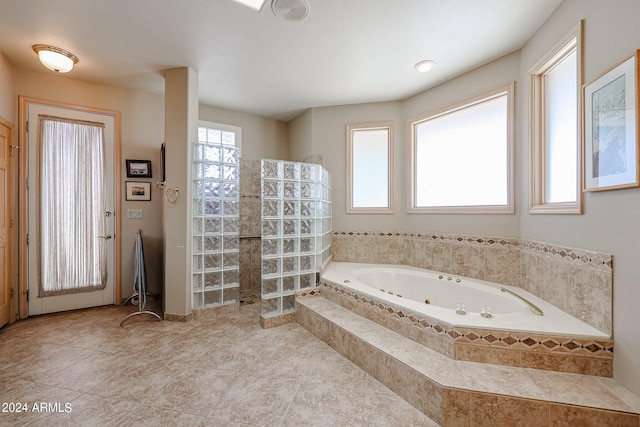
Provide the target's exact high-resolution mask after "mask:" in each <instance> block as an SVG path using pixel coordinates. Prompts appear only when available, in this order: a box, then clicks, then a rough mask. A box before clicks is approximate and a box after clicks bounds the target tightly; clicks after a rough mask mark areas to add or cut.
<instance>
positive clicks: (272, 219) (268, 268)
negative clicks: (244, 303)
mask: <svg viewBox="0 0 640 427" xmlns="http://www.w3.org/2000/svg"><path fill="white" fill-rule="evenodd" d="M261 190H262V316H263V317H271V316H277V315H280V314H286V313H290V312H293V311H295V292H296V291H297V290H299V289H304V288H310V287H314V286H316V284H317V281H318V280H317V279H318V275H319V272H320V268H321V267H322V264H323V262H324V261H325V260H327V259H328V258H329V256H330V254H331V175H330V174H329V172H327V171H326V169H324V168H323V167H322V166H320V165H315V164H307V163H297V162H287V161H281V160H262V163H261Z"/></svg>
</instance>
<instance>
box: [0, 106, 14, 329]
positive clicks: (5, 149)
mask: <svg viewBox="0 0 640 427" xmlns="http://www.w3.org/2000/svg"><path fill="white" fill-rule="evenodd" d="M12 144H13V140H12V129H11V127H10V125H9V122H6V121H5V120H4V119H2V118H0V200H1V201H2V205H0V327H2V325H4V324H5V323H8V322H9V320H11V319H10V313H11V311H12V310H11V304H12V303H13V298H12V293H13V292H12V288H13V285H12V283H13V281H14V275H13V273H14V272H13V269H12V266H11V258H12V251H13V245H12V244H11V241H12V239H11V237H12V233H13V230H12V228H13V219H12V218H11V213H12V211H13V167H12V159H11V152H12V151H13V149H12V147H11V146H12Z"/></svg>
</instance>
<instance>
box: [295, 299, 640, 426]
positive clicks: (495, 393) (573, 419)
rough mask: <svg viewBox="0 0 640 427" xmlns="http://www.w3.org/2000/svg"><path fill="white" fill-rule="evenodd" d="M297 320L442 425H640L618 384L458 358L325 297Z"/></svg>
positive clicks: (304, 305)
mask: <svg viewBox="0 0 640 427" xmlns="http://www.w3.org/2000/svg"><path fill="white" fill-rule="evenodd" d="M296 309H297V311H296V321H297V322H298V323H299V324H300V325H302V326H303V327H305V328H306V329H307V330H309V331H310V332H311V333H313V334H314V335H315V336H317V337H318V338H319V339H321V340H323V341H324V342H326V343H327V344H328V345H330V346H331V347H333V348H334V349H335V350H336V351H338V352H339V353H341V354H342V355H343V356H345V357H346V358H347V359H349V360H351V361H352V362H353V363H355V364H356V365H358V366H359V367H360V368H362V369H363V370H365V371H366V372H368V373H369V374H370V375H372V376H373V377H374V378H376V379H377V380H378V381H380V382H382V383H383V384H384V385H386V386H387V387H389V388H390V389H391V390H393V391H394V392H395V393H396V394H398V395H399V396H401V397H402V398H403V399H405V400H406V401H407V402H409V403H410V404H411V405H413V406H415V407H416V408H418V409H419V410H421V411H422V412H423V413H425V414H426V415H427V416H429V417H430V418H432V419H433V420H434V421H436V422H438V423H439V424H442V425H445V426H447V425H469V424H470V423H472V424H476V423H479V424H483V425H484V424H493V425H514V424H525V425H529V424H532V425H533V424H534V425H565V424H574V425H621V426H627V425H629V426H634V427H639V426H640V397H638V396H636V395H635V394H633V393H632V392H631V391H629V390H628V389H626V388H624V387H623V386H621V385H619V384H618V383H617V382H616V381H615V380H613V379H611V378H604V377H596V376H588V375H581V374H573V373H565V372H555V371H544V370H538V369H531V368H521V367H512V366H501V365H490V364H484V363H478V362H467V361H461V360H454V359H450V358H448V357H446V356H444V355H443V354H440V353H438V352H436V351H434V350H432V349H430V348H428V347H425V346H423V345H421V344H418V343H416V342H415V341H412V340H410V339H408V338H405V337H403V336H402V335H400V334H398V333H396V332H394V331H392V330H390V329H387V328H385V327H384V326H382V325H379V324H377V323H375V322H373V321H371V320H368V319H366V318H364V317H361V316H359V315H357V314H356V313H354V312H352V311H349V310H347V309H346V308H344V307H342V306H340V305H337V304H335V303H333V302H331V301H329V300H327V299H325V298H323V297H322V296H320V295H316V296H307V297H298V298H297V299H296Z"/></svg>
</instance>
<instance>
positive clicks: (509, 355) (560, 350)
mask: <svg viewBox="0 0 640 427" xmlns="http://www.w3.org/2000/svg"><path fill="white" fill-rule="evenodd" d="M312 292H313V295H318V294H321V295H322V296H323V297H324V298H326V299H327V300H329V301H331V302H333V303H335V304H338V305H340V306H342V307H344V308H347V309H349V310H350V311H352V312H354V313H356V314H358V315H359V316H362V317H364V318H366V319H369V320H371V321H373V322H376V323H378V324H380V325H382V326H384V327H386V328H388V329H390V330H392V331H394V332H396V333H398V334H400V335H402V336H404V337H406V338H409V339H411V340H413V341H415V342H417V343H420V344H422V345H424V346H426V347H429V348H431V349H433V350H435V351H437V352H438V353H440V354H443V355H445V356H447V357H449V358H451V359H456V360H466V361H472V362H482V363H491V364H495V365H507V366H517V367H525V368H536V369H542V370H552V371H561V372H573V373H578V374H586V375H597V376H604V377H611V376H612V374H613V340H610V339H602V338H590V337H571V336H563V335H555V334H542V333H532V332H515V331H505V330H488V329H482V328H471V327H459V326H454V325H451V324H448V323H446V322H443V321H441V320H439V319H436V318H433V317H430V316H428V315H425V314H421V313H417V312H415V311H412V310H409V309H407V308H406V307H402V306H399V305H396V304H392V303H390V302H388V301H384V300H382V299H380V298H375V297H373V296H370V295H368V294H362V293H361V294H359V293H358V292H356V291H354V290H353V289H351V288H348V287H346V286H345V285H341V284H337V283H334V282H330V281H328V280H326V279H324V278H323V279H321V281H320V287H319V289H317V290H315V291H312ZM312 292H308V291H307V292H304V291H301V292H299V293H298V298H304V297H306V296H308V295H312Z"/></svg>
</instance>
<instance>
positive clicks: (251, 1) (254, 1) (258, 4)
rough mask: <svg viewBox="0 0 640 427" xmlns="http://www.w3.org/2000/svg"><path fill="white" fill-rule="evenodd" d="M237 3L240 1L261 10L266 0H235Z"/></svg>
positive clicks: (244, 4)
mask: <svg viewBox="0 0 640 427" xmlns="http://www.w3.org/2000/svg"><path fill="white" fill-rule="evenodd" d="M233 1H235V2H236V3H240V4H241V5H243V6H247V7H250V8H251V9H253V10H255V11H258V12H260V9H262V6H263V5H264V2H265V1H266V0H233Z"/></svg>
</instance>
